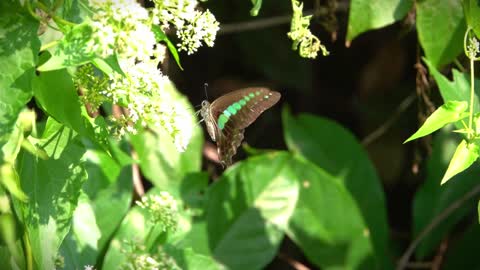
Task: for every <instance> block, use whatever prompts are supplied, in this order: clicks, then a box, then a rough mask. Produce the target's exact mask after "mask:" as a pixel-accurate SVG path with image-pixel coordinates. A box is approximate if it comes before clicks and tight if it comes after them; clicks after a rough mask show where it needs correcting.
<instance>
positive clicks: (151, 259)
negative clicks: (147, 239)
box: [119, 241, 181, 270]
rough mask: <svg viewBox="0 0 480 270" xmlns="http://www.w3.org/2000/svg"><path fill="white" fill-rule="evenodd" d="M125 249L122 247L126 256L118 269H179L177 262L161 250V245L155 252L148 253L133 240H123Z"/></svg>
mask: <svg viewBox="0 0 480 270" xmlns="http://www.w3.org/2000/svg"><path fill="white" fill-rule="evenodd" d="M124 243H125V246H126V248H127V249H122V251H121V252H122V253H124V254H125V255H126V257H127V261H126V262H124V263H123V264H122V265H121V266H120V267H119V269H121V270H180V269H181V268H180V267H179V266H178V265H177V262H176V261H175V260H174V259H173V258H172V257H170V256H169V255H168V254H167V253H165V252H164V251H163V249H162V248H161V247H159V249H158V253H157V254H149V253H147V252H146V251H145V249H146V248H145V246H144V245H141V244H139V243H136V242H134V241H130V242H129V241H125V242H124Z"/></svg>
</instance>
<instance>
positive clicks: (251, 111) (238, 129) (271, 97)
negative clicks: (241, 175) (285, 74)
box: [209, 88, 281, 166]
mask: <svg viewBox="0 0 480 270" xmlns="http://www.w3.org/2000/svg"><path fill="white" fill-rule="evenodd" d="M280 96H281V95H280V93H278V92H275V91H271V90H269V89H267V88H245V89H241V90H237V91H234V92H231V93H228V94H226V95H224V96H222V97H220V98H218V99H217V100H215V101H214V102H213V103H212V104H211V105H210V116H209V118H210V119H214V120H215V122H214V123H215V137H216V141H217V150H218V154H219V158H220V160H221V161H222V163H223V164H224V165H227V166H229V165H231V164H232V156H234V155H235V154H236V152H237V148H238V147H239V146H240V144H241V143H242V141H243V138H244V135H243V134H244V130H245V128H246V127H248V126H249V125H250V124H252V123H253V122H254V121H255V120H256V119H257V118H258V116H259V115H260V114H261V113H262V112H264V111H265V110H267V109H269V108H270V107H272V106H273V105H274V104H275V103H277V102H278V100H279V99H280Z"/></svg>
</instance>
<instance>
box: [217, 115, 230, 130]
mask: <svg viewBox="0 0 480 270" xmlns="http://www.w3.org/2000/svg"><path fill="white" fill-rule="evenodd" d="M227 122H228V117H226V116H225V115H224V114H221V115H220V116H219V117H218V122H217V125H218V128H219V129H223V128H224V127H225V124H226V123H227Z"/></svg>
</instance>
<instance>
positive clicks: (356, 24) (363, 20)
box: [347, 0, 413, 42]
mask: <svg viewBox="0 0 480 270" xmlns="http://www.w3.org/2000/svg"><path fill="white" fill-rule="evenodd" d="M412 4H413V1H412V0H373V1H372V0H352V1H351V3H350V15H349V19H348V30H347V42H350V41H352V40H353V39H354V38H355V37H357V36H358V35H360V34H361V33H363V32H366V31H368V30H372V29H377V28H381V27H384V26H387V25H390V24H392V23H394V22H396V21H399V20H401V19H402V18H403V17H405V15H407V13H408V11H409V10H410V9H411V8H412Z"/></svg>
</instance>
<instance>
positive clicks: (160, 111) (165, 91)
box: [101, 61, 194, 152]
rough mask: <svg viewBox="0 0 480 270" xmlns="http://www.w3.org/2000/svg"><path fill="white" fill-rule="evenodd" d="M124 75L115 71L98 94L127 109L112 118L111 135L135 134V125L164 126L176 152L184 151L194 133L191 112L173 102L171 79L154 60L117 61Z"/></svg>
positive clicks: (178, 103) (174, 100) (177, 102)
mask: <svg viewBox="0 0 480 270" xmlns="http://www.w3.org/2000/svg"><path fill="white" fill-rule="evenodd" d="M120 66H121V67H122V69H123V70H128V73H127V74H126V76H123V75H120V74H116V75H114V76H112V82H111V84H110V86H109V87H108V88H106V89H105V90H103V91H101V94H102V95H104V96H106V97H108V98H110V99H111V100H112V102H113V103H115V104H121V105H122V106H124V107H125V108H127V112H126V114H124V115H123V116H122V118H113V117H112V118H111V120H112V122H113V123H114V124H115V125H114V126H113V127H114V128H113V130H114V134H115V135H117V136H120V137H121V136H123V135H125V134H129V133H131V134H135V133H136V132H137V130H136V129H135V125H136V124H137V123H139V124H140V125H142V126H147V125H152V126H154V127H160V126H161V127H163V128H164V129H165V130H166V131H167V132H168V133H169V134H170V136H172V138H173V141H174V144H175V146H176V148H177V150H178V151H181V152H183V151H185V149H186V148H187V146H188V143H189V142H190V139H191V137H192V134H193V128H194V126H193V125H192V122H193V120H192V115H191V114H190V113H189V111H188V109H187V108H186V107H185V105H184V104H182V103H180V102H179V101H176V99H175V98H174V96H175V95H176V93H174V88H173V86H172V84H171V82H170V80H169V79H168V78H167V77H166V76H164V75H163V74H161V72H160V71H159V70H158V69H157V68H156V65H155V63H152V62H139V63H136V64H135V63H129V62H128V61H126V62H125V61H122V62H120Z"/></svg>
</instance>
